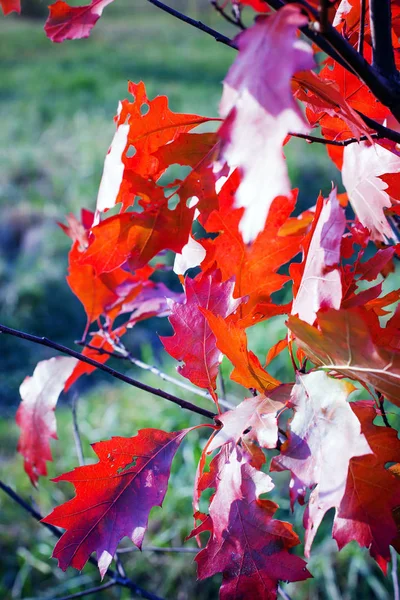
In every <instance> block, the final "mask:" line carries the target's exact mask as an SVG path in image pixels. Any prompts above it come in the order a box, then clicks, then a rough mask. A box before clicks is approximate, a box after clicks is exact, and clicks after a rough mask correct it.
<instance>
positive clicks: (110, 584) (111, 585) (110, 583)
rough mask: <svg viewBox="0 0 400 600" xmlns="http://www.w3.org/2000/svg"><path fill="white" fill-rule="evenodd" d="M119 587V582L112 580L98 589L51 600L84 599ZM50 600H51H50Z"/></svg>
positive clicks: (98, 586) (88, 589)
mask: <svg viewBox="0 0 400 600" xmlns="http://www.w3.org/2000/svg"><path fill="white" fill-rule="evenodd" d="M114 585H117V582H116V581H114V580H113V579H111V580H110V581H107V583H103V585H97V586H96V587H92V588H87V589H86V590H82V591H81V592H76V594H68V596H62V597H61V598H54V599H53V598H52V599H51V600H73V598H83V597H84V596H89V595H90V594H97V592H102V591H103V590H107V589H108V588H110V587H113V586H114ZM49 600H50V599H49Z"/></svg>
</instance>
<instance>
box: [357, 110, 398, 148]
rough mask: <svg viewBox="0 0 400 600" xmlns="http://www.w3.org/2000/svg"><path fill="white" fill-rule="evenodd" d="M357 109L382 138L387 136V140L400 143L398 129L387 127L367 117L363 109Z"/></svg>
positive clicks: (367, 123)
mask: <svg viewBox="0 0 400 600" xmlns="http://www.w3.org/2000/svg"><path fill="white" fill-rule="evenodd" d="M355 110H356V113H357V114H358V115H360V117H361V118H362V120H363V121H364V123H365V124H366V125H368V127H370V128H371V129H375V131H376V133H377V134H378V135H379V137H380V138H385V139H387V140H390V141H391V142H395V143H396V144H400V133H399V132H398V131H395V130H394V129H390V128H389V127H385V126H384V125H381V123H378V121H375V119H371V117H367V115H364V113H362V112H361V111H359V110H357V109H355Z"/></svg>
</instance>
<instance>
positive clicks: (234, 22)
mask: <svg viewBox="0 0 400 600" xmlns="http://www.w3.org/2000/svg"><path fill="white" fill-rule="evenodd" d="M210 2H211V5H212V6H213V7H214V8H215V10H216V11H217V13H219V14H220V15H221V17H223V18H224V19H225V21H228V23H230V24H231V25H234V26H235V27H239V28H240V29H242V30H244V29H246V27H245V26H244V25H243V23H242V20H241V18H240V12H238V14H237V15H236V16H235V17H231V16H230V15H228V14H227V13H226V12H225V10H224V9H223V8H222V7H221V6H220V5H219V4H218V0H210Z"/></svg>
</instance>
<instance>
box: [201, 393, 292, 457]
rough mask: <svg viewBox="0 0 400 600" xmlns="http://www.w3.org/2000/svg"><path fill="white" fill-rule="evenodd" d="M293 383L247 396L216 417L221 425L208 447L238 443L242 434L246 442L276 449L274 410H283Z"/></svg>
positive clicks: (276, 434) (275, 412)
mask: <svg viewBox="0 0 400 600" xmlns="http://www.w3.org/2000/svg"><path fill="white" fill-rule="evenodd" d="M291 389H292V386H291V385H290V384H282V385H280V386H279V387H277V388H275V389H274V390H272V391H271V392H269V393H268V395H261V396H255V397H253V398H246V400H244V401H243V402H241V403H240V404H239V405H238V406H237V407H236V408H234V409H232V410H228V411H226V412H224V413H223V414H222V415H219V416H218V422H219V423H221V424H222V429H220V430H219V431H218V432H217V433H216V435H215V436H214V437H213V439H212V440H211V443H210V444H209V445H208V447H207V451H208V452H213V451H214V450H216V449H217V448H220V446H223V445H224V444H228V443H231V442H234V443H235V444H237V443H238V442H239V441H240V439H241V438H242V437H243V435H245V438H246V442H247V441H254V442H257V443H258V444H259V445H260V446H261V447H262V448H276V445H277V442H278V421H277V413H278V412H280V411H282V409H283V408H284V407H285V405H286V403H287V401H288V400H289V397H290V392H291Z"/></svg>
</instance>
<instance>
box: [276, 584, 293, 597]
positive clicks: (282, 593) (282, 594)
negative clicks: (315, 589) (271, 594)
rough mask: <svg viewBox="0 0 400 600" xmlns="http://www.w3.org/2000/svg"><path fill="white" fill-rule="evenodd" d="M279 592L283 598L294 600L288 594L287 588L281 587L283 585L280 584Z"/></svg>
mask: <svg viewBox="0 0 400 600" xmlns="http://www.w3.org/2000/svg"><path fill="white" fill-rule="evenodd" d="M278 594H279V595H280V597H281V598H283V600H292V599H291V597H290V596H289V594H287V593H286V592H285V590H283V589H282V588H281V586H280V585H279V586H278Z"/></svg>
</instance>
